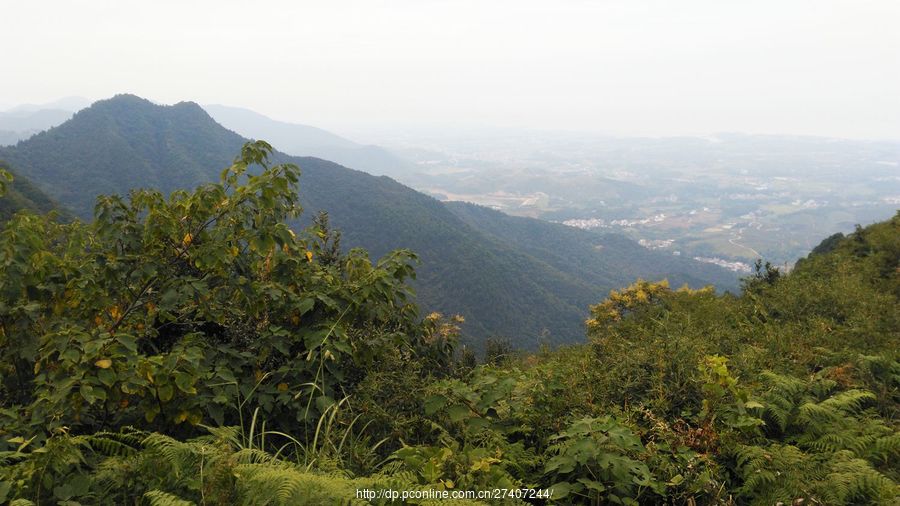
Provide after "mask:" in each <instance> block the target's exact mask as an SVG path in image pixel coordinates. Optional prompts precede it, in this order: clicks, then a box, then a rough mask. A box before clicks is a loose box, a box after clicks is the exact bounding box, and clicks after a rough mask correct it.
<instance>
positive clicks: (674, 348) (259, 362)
mask: <svg viewBox="0 0 900 506" xmlns="http://www.w3.org/2000/svg"><path fill="white" fill-rule="evenodd" d="M270 156H271V148H270V147H269V146H268V145H267V144H265V143H263V142H254V143H248V144H247V145H246V146H244V148H243V149H242V151H241V154H240V155H239V156H238V157H237V158H236V159H235V160H234V162H233V163H232V164H231V165H230V166H228V168H226V169H225V170H224V171H223V172H222V174H221V178H220V180H219V182H218V183H214V184H212V183H211V184H205V185H202V186H200V187H198V188H197V189H196V190H194V191H192V192H187V191H178V192H174V193H172V194H171V195H170V196H169V197H164V196H163V195H162V194H160V193H159V192H156V191H150V190H140V191H135V192H132V193H131V195H130V196H129V197H128V198H119V197H103V198H101V199H99V200H98V202H97V206H96V209H95V219H94V221H93V222H91V223H89V224H85V223H81V222H78V221H75V222H68V223H65V222H60V221H58V220H56V219H54V217H53V216H38V215H35V214H32V213H30V212H28V211H22V212H18V213H17V214H16V215H15V216H14V217H12V218H11V219H10V221H9V222H7V223H6V225H5V227H4V228H3V230H2V231H0V364H2V365H0V389H2V390H0V440H2V443H0V501H7V500H9V501H11V503H13V504H15V503H16V501H18V504H29V502H28V501H33V503H35V504H52V503H57V504H138V503H146V504H191V503H193V504H196V503H199V504H323V503H325V504H328V503H376V504H377V503H387V502H389V499H387V498H374V499H373V498H371V497H363V496H360V495H358V494H357V491H358V490H364V489H366V490H382V491H384V490H410V491H422V492H425V491H472V490H493V489H505V490H520V489H522V488H533V489H538V490H543V491H545V492H546V493H547V494H549V495H550V497H549V498H546V497H545V496H540V497H539V499H540V500H546V501H547V502H550V503H558V504H572V503H576V504H605V503H618V504H666V503H668V504H710V505H712V504H723V505H730V504H777V503H778V502H781V503H785V504H788V503H791V504H800V503H803V504H896V503H897V502H898V499H900V486H898V483H900V467H898V462H900V431H898V428H900V426H898V424H900V421H898V416H897V415H898V413H900V354H898V350H900V346H898V342H900V298H898V297H900V270H898V262H900V214H898V215H897V216H896V217H894V218H893V219H892V220H890V221H887V222H884V223H880V224H876V225H873V226H870V227H867V228H864V229H863V228H860V229H859V230H857V231H856V232H855V233H853V234H851V235H849V236H848V237H846V238H843V239H840V238H838V239H834V240H832V241H831V242H830V243H829V245H828V247H827V248H823V249H821V250H820V251H818V252H817V253H816V254H813V255H810V256H809V257H808V258H806V259H805V260H804V261H803V262H800V263H798V265H797V267H796V268H795V269H794V270H793V271H792V272H789V273H785V272H780V271H776V270H772V269H770V268H768V267H764V264H762V263H760V269H759V272H758V275H757V276H755V277H754V278H752V279H750V280H748V281H747V282H745V283H744V291H743V292H742V293H741V294H740V295H739V296H738V295H731V294H724V295H719V294H716V293H715V291H714V290H713V289H711V288H700V289H690V288H688V287H683V288H681V289H677V290H673V289H671V288H669V286H668V284H667V283H666V282H650V281H643V280H638V281H637V282H636V283H634V284H633V285H631V286H629V287H626V288H624V289H621V290H616V291H613V292H611V293H610V296H609V297H608V298H607V299H606V300H604V301H601V302H600V303H598V304H596V305H594V306H592V307H591V308H590V311H591V317H590V319H589V320H588V321H587V337H588V342H586V343H584V344H580V345H573V346H568V347H562V348H558V349H554V350H551V349H549V348H544V349H542V350H541V351H540V352H538V353H532V354H527V353H523V352H520V351H518V350H517V351H515V352H512V350H510V346H509V345H508V344H507V343H506V342H504V341H501V340H498V341H495V342H492V343H491V345H490V346H488V347H487V348H488V349H486V350H485V351H487V352H488V353H487V354H486V359H487V360H486V361H485V363H482V364H477V363H475V360H474V354H473V353H471V352H468V353H466V352H464V351H460V348H459V340H460V327H461V325H463V323H464V320H463V318H462V317H458V316H452V317H449V318H446V317H444V316H443V315H441V314H440V313H436V312H435V313H431V314H428V315H426V316H424V317H419V315H418V309H417V307H416V306H415V305H414V304H413V303H412V302H411V297H412V290H411V288H410V286H409V285H408V284H407V281H408V280H409V279H411V277H412V276H413V275H414V271H413V267H412V265H413V263H414V262H415V259H416V257H415V256H413V255H412V254H411V253H409V252H405V251H398V252H393V253H389V254H387V255H385V256H384V257H382V259H381V260H379V261H377V262H375V263H374V264H373V262H371V261H370V260H369V257H368V254H367V253H366V252H365V251H362V250H350V251H349V252H346V253H345V252H343V251H342V250H341V246H340V244H341V242H342V241H341V240H340V239H341V236H340V235H339V233H338V232H337V231H336V230H335V229H334V227H333V224H332V223H331V218H330V216H328V215H324V214H319V215H318V216H317V217H316V219H315V220H313V221H312V224H311V225H310V227H309V228H307V229H306V230H303V231H300V232H299V233H298V232H294V231H292V230H291V229H290V228H289V227H288V223H289V222H290V221H291V220H292V219H294V218H295V217H296V216H297V214H298V213H299V212H300V208H299V203H298V197H297V193H296V191H295V185H296V183H297V181H298V175H299V170H298V168H297V167H296V166H293V165H290V164H279V163H270V161H269V158H270ZM476 267H477V264H476ZM769 267H770V266H769ZM513 497H514V498H515V497H516V496H513ZM416 501H418V502H416ZM506 502H509V501H506ZM410 503H413V504H415V503H419V504H428V501H427V500H418V499H416V500H412V501H410ZM460 503H465V502H464V501H461V502H460ZM470 504H474V503H472V502H470Z"/></svg>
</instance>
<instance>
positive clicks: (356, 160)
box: [203, 105, 413, 177]
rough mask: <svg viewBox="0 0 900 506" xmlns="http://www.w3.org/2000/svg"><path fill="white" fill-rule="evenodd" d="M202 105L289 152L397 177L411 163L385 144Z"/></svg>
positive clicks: (223, 122) (243, 131) (236, 127)
mask: <svg viewBox="0 0 900 506" xmlns="http://www.w3.org/2000/svg"><path fill="white" fill-rule="evenodd" d="M203 108H204V109H205V110H206V112H208V113H209V115H210V116H212V117H213V119H214V120H216V121H217V122H218V123H219V124H221V125H222V126H224V127H225V128H228V129H229V130H234V131H235V132H237V133H238V134H240V135H242V136H244V137H247V138H251V139H265V140H266V141H267V142H269V143H270V144H272V145H273V146H277V147H278V149H280V150H281V151H283V152H285V153H287V154H289V155H294V156H314V157H316V158H322V159H324V160H330V161H332V162H335V163H339V164H341V165H343V166H345V167H351V168H354V169H359V170H362V171H365V172H368V173H369V174H374V175H376V176H381V175H385V176H392V177H397V176H399V175H401V174H404V173H406V172H408V171H409V170H410V169H411V168H412V165H413V164H412V163H411V162H409V161H406V160H403V159H402V158H400V157H398V156H396V155H394V154H393V153H390V152H389V151H387V150H385V149H384V148H381V147H378V146H367V145H363V144H358V143H356V142H353V141H351V140H349V139H345V138H343V137H341V136H339V135H336V134H333V133H331V132H328V131H326V130H322V129H321V128H316V127H313V126H308V125H300V124H296V123H286V122H283V121H277V120H274V119H271V118H269V117H266V116H263V115H262V114H259V113H257V112H254V111H251V110H249V109H242V108H239V107H228V106H224V105H205V106H203Z"/></svg>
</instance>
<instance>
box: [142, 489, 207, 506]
mask: <svg viewBox="0 0 900 506" xmlns="http://www.w3.org/2000/svg"><path fill="white" fill-rule="evenodd" d="M144 499H146V500H147V502H148V503H150V506H194V504H195V503H194V502H192V501H185V500H184V499H182V498H180V497H178V496H177V495H174V494H170V493H168V492H163V491H161V490H151V491H149V492H147V493H146V494H144Z"/></svg>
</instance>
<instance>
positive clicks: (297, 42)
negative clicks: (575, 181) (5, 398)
mask: <svg viewBox="0 0 900 506" xmlns="http://www.w3.org/2000/svg"><path fill="white" fill-rule="evenodd" d="M255 5H256V6H255ZM2 16H3V20H4V22H3V27H2V30H0V47H3V64H2V68H3V76H2V77H0V103H2V104H5V105H12V104H19V103H26V102H30V103H40V102H47V101H50V100H53V99H56V98H59V97H63V96H67V95H80V96H85V97H88V98H91V99H98V98H105V97H108V96H111V95H113V94H116V93H123V92H129V93H135V94H138V95H141V96H144V97H147V98H150V99H153V100H156V101H159V102H164V103H173V102H178V101H182V100H193V101H196V102H200V103H223V104H228V105H237V106H243V107H248V108H251V109H254V110H257V111H259V112H262V113H264V114H267V115H269V116H272V117H275V118H278V119H283V120H289V121H295V122H302V123H309V124H314V125H317V126H322V127H327V128H337V129H340V128H342V127H344V128H349V127H350V126H360V125H364V126H365V125H368V126H369V127H373V126H377V125H381V124H385V125H392V124H398V123H401V124H415V123H427V124H431V125H435V124H444V123H446V124H456V125H473V126H475V125H489V126H517V127H530V128H548V129H568V130H590V131H599V132H606V133H613V134H621V135H631V134H650V135H670V134H704V133H712V132H717V131H744V132H761V133H796V134H818V135H828V136H839V137H870V138H892V139H900V1H898V0H846V1H837V0H810V1H802V0H753V1H737V0H734V1H731V0H658V1H654V0H595V1H576V0H570V1H567V0H548V1H531V0H514V1H509V2H507V1H498V0H475V1H467V0H447V1H438V0H392V1H377V0H361V1H336V0H320V1H315V2H307V1H297V0H294V1H285V2H274V1H271V2H256V3H255V4H254V3H253V2H246V1H229V0H209V1H207V0H202V1H200V0H191V1H187V0H181V1H158V0H157V1H153V2H131V1H122V0H116V1H77V0H72V1H59V2H47V1H40V0H28V1H11V0H4V1H3V6H2Z"/></svg>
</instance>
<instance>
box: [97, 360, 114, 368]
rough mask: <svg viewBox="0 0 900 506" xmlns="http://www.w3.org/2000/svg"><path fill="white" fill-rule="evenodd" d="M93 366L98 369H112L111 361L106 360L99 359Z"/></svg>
mask: <svg viewBox="0 0 900 506" xmlns="http://www.w3.org/2000/svg"><path fill="white" fill-rule="evenodd" d="M94 365H95V366H97V367H99V368H100V369H109V368H110V367H112V360H110V359H108V358H101V359H100V360H98V361H96V362H94Z"/></svg>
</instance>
